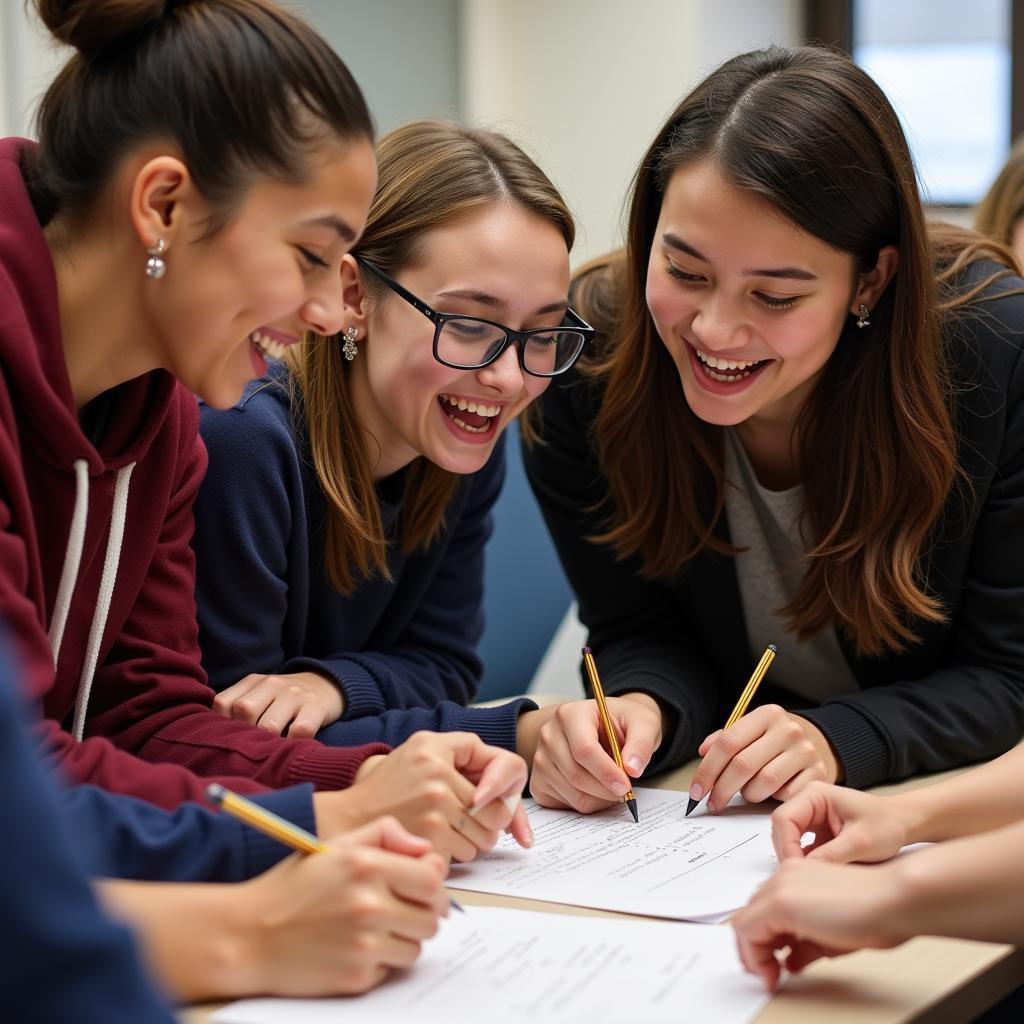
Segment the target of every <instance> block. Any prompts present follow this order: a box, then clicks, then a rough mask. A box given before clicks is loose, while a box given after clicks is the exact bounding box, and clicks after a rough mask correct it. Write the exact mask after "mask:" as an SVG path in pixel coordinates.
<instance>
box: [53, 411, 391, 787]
mask: <svg viewBox="0 0 1024 1024" xmlns="http://www.w3.org/2000/svg"><path fill="white" fill-rule="evenodd" d="M181 396H182V397H181V400H180V401H179V405H178V412H179V414H180V415H181V417H182V422H181V423H180V424H179V425H178V429H179V432H180V433H179V436H180V437H181V439H182V440H181V445H180V447H181V451H182V457H181V459H180V469H179V472H178V476H177V479H176V481H175V485H174V489H173V494H172V497H171V499H170V501H169V502H168V504H167V508H166V510H165V514H164V518H163V521H162V525H161V527H160V534H159V537H158V539H157V541H156V543H155V545H154V547H153V554H152V557H151V559H150V562H149V566H148V569H147V572H146V577H145V583H144V585H143V587H142V589H141V590H140V592H139V593H138V595H137V596H136V598H135V601H134V603H133V605H132V607H131V610H130V611H129V613H128V615H127V617H126V618H125V620H124V624H123V626H122V628H121V630H120V632H119V633H118V635H117V636H116V637H114V638H113V641H112V643H111V645H110V648H109V650H108V652H107V654H106V656H105V657H104V659H103V662H102V664H101V665H100V666H99V668H98V669H97V671H96V675H95V680H94V683H93V691H92V698H91V700H90V703H89V717H88V718H87V720H86V739H85V741H84V742H82V743H76V742H75V741H74V740H73V739H72V738H71V737H70V736H68V734H67V733H63V732H61V731H59V730H57V729H54V728H52V727H51V731H50V735H49V737H48V739H49V741H50V743H51V746H52V747H53V748H55V749H56V751H57V753H58V755H59V756H60V757H61V760H62V762H63V764H64V766H65V771H66V772H67V773H68V774H69V776H70V778H71V779H72V781H74V782H79V783H81V782H95V783H96V784H98V785H100V786H101V787H102V788H104V789H108V790H112V791H115V792H123V793H128V794H129V795H133V796H138V797H141V798H143V799H147V800H149V801H150V802H152V803H156V804H158V805H160V806H163V807H174V806H177V804H179V803H181V802H182V801H185V800H196V801H199V802H202V801H203V800H204V799H205V789H206V784H207V783H208V782H209V781H211V780H213V779H217V780H218V781H223V783H224V784H225V785H226V786H228V787H229V788H234V789H237V790H239V791H242V792H253V791H254V790H256V791H258V790H260V789H262V788H265V787H272V788H278V787H282V786H288V785H292V784H294V783H297V782H312V783H314V785H315V786H316V787H317V788H323V789H337V788H343V787H346V786H349V785H351V784H352V782H353V781H354V777H355V772H356V770H357V768H358V767H359V765H360V764H362V762H363V760H364V759H365V758H366V757H368V756H369V755H370V754H373V753H386V752H387V748H385V747H383V746H376V747H366V748H358V749H354V750H353V749H337V748H336V749H328V748H326V747H324V746H323V745H322V744H320V743H317V742H316V741H315V740H297V739H286V738H283V737H280V736H273V735H271V734H270V733H268V732H266V731H265V730H262V729H258V728H256V727H255V726H250V725H246V724H245V723H243V722H236V721H233V720H231V719H228V718H225V717H223V716H222V715H219V714H217V713H216V712H215V711H214V710H213V708H212V700H213V691H212V690H211V689H210V687H209V686H208V685H207V684H206V681H205V676H204V673H203V670H202V668H201V667H200V659H199V647H198V640H197V626H196V615H195V601H194V596H193V593H194V586H195V561H194V557H193V554H192V549H191V548H190V546H189V541H190V539H191V535H192V503H193V501H194V498H195V494H196V491H197V489H198V487H199V482H200V481H201V479H202V476H203V471H204V469H205V466H206V454H205V450H204V449H203V447H202V442H201V441H200V439H199V434H198V423H197V417H198V413H197V410H196V406H195V400H194V399H193V398H192V397H191V396H190V395H187V394H186V393H185V392H184V391H182V392H181ZM104 739H105V740H109V741H110V743H104V742H103V741H104ZM114 747H116V748H118V749H117V750H114ZM129 755H135V756H134V757H131V756H129ZM139 759H141V760H142V761H145V762H149V763H148V764H142V763H140V761H139ZM200 776H202V778H200Z"/></svg>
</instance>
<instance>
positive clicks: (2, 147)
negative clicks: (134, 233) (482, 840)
mask: <svg viewBox="0 0 1024 1024" xmlns="http://www.w3.org/2000/svg"><path fill="white" fill-rule="evenodd" d="M30 152H31V143H26V142H25V141H24V140H21V139H6V140H2V141H0V370H2V380H0V619H3V620H6V622H7V623H8V624H9V626H10V628H11V631H12V632H13V634H14V635H15V636H16V638H17V639H18V641H20V648H21V656H22V662H23V667H24V670H25V676H26V678H27V680H28V685H29V687H30V694H31V696H32V697H33V698H34V699H36V700H38V701H41V702H42V709H43V714H44V718H45V723H44V726H43V728H44V730H45V732H44V744H45V748H46V749H47V750H48V751H49V752H52V753H53V754H54V755H55V757H56V758H58V759H59V760H60V761H61V762H62V763H63V766H64V770H65V774H67V775H68V776H70V778H71V779H72V780H74V781H76V782H91V783H94V784H95V785H98V786H101V787H102V788H104V789H107V790H110V791H112V792H119V793H129V794H132V795H134V796H138V797H142V798H143V799H146V800H149V801H151V802H153V803H156V804H160V805H161V806H163V807H173V806H175V805H176V804H178V803H180V802H181V801H183V800H194V799H203V795H204V791H205V787H206V782H207V781H208V780H209V779H210V778H217V779H218V780H219V781H222V782H224V783H225V784H226V785H229V786H231V787H233V788H235V789H238V790H241V791H243V792H253V791H258V790H260V789H263V788H264V787H271V788H274V787H279V786H286V785H290V784H292V783H295V782H303V781H309V782H313V783H315V784H316V786H317V787H318V788H323V789H332V788H340V787H343V786H348V785H350V784H351V783H352V780H353V775H354V773H355V770H356V768H357V767H358V766H359V765H360V764H361V763H362V762H363V760H364V759H365V758H366V757H367V756H369V755H370V754H376V753H385V752H386V751H387V749H388V748H387V747H384V746H381V745H378V744H375V745H371V746H365V747H358V748H352V749H334V748H329V747H325V746H323V745H322V744H320V743H318V742H317V741H315V740H296V739H285V738H282V737H280V736H273V735H271V734H270V733H268V732H265V731H263V730H261V729H257V728H256V727H255V726H250V725H245V724H243V723H242V722H234V721H231V720H230V719H227V718H224V717H222V716H221V715H218V714H217V713H215V712H214V711H213V710H212V709H211V701H212V698H213V692H212V690H210V688H209V687H208V686H207V685H206V676H205V674H204V672H203V670H202V668H201V667H200V655H199V646H198V641H197V627H196V616H195V600H194V597H193V587H194V584H193V577H194V564H193V556H192V551H191V549H190V547H189V540H190V538H191V535H192V502H193V499H194V498H195V494H196V491H197V489H198V487H199V483H200V481H201V480H202V477H203V472H204V470H205V468H206V452H205V450H204V449H203V446H202V442H201V441H200V439H199V433H198V413H197V409H196V402H195V398H194V397H193V396H192V395H191V394H189V393H188V392H187V391H186V390H185V389H184V388H182V387H181V386H180V385H179V384H177V383H176V382H175V380H174V379H173V378H172V377H171V376H170V375H169V374H167V373H165V372H163V371H154V372H152V373H148V374H146V375H144V376H142V377H139V378H137V379H135V380H131V381H128V382H127V383H125V384H123V385H121V386H120V387H119V388H118V389H117V391H116V396H115V398H114V400H113V402H112V405H111V411H110V415H109V420H108V423H107V425H106V430H105V433H104V435H103V439H102V441H101V442H100V444H99V447H98V448H96V447H94V446H93V445H92V444H91V443H90V441H89V439H88V438H87V437H86V435H85V434H84V433H83V431H82V428H81V427H80V425H79V422H78V416H77V413H76V411H75V405H74V401H73V399H72V395H71V385H70V382H69V380H68V375H67V368H66V366H65V362H64V352H63V348H62V345H61V335H60V317H59V311H58V305H57V282H56V277H55V274H54V269H53V263H52V261H51V259H50V252H49V249H48V247H47V244H46V241H45V239H44V237H43V233H42V231H41V229H40V225H39V221H38V219H37V217H36V214H35V211H34V209H33V207H32V203H31V201H30V199H29V196H28V192H27V190H26V188H25V182H24V178H23V175H22V166H21V162H22V158H23V156H25V155H29V154H30ZM142 263H143V260H142V258H141V256H140V261H139V273H140V274H142V273H143V266H142ZM115 286H116V283H114V282H112V287H115ZM156 287H159V285H156ZM103 300H104V296H103V295H97V296H96V301H97V302H98V303H99V302H103ZM55 657H56V670H55V669H54V659H55ZM76 737H84V738H80V739H79V738H76Z"/></svg>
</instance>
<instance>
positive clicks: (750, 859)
mask: <svg viewBox="0 0 1024 1024" xmlns="http://www.w3.org/2000/svg"><path fill="white" fill-rule="evenodd" d="M634 793H635V795H636V798H637V805H638V809H639V812H640V823H639V824H637V823H636V822H634V821H633V818H632V817H631V816H630V813H629V811H628V810H627V809H626V807H625V806H624V805H619V806H617V807H612V808H609V809H608V810H606V811H601V812H599V813H597V814H579V813H577V812H576V811H562V810H550V809H548V808H545V807H541V806H539V805H538V804H537V803H536V802H535V801H533V800H525V801H524V802H523V804H524V807H525V808H526V811H527V814H528V815H529V818H530V824H531V826H532V827H533V834H534V837H535V844H534V846H533V848H532V849H530V850H523V849H521V848H520V847H519V846H517V845H516V843H515V841H514V840H513V839H512V838H511V837H509V836H503V837H502V839H501V841H500V842H499V843H498V844H497V846H495V847H494V849H493V850H492V851H491V852H490V853H488V854H486V855H485V856H483V857H480V858H479V859H478V860H476V861H474V862H473V863H471V864H464V865H463V864H459V865H453V867H452V870H451V874H450V875H449V878H448V885H449V886H450V887H451V888H453V889H467V890H472V891H474V892H487V893H494V894H497V895H502V896H522V897H525V898H527V899H533V900H544V901H546V902H550V903H571V904H574V905H576V906H580V907H593V908H595V909H597V910H617V911H621V912H624V913H629V914H642V915H645V916H649V917H669V918H675V919H678V920H697V919H701V920H705V921H707V920H721V919H722V917H723V915H727V914H729V913H730V912H731V911H734V910H737V909H739V908H740V907H742V906H744V905H745V904H746V903H747V901H748V900H749V899H750V897H751V896H752V895H753V894H754V890H755V889H757V887H758V886H759V885H761V884H762V883H763V882H764V881H766V880H767V879H768V877H769V876H770V875H771V873H772V872H773V871H774V870H775V867H776V865H777V860H776V857H775V853H774V851H773V849H772V842H771V809H772V808H771V806H763V805H757V806H753V805H749V804H745V803H742V801H740V802H739V803H740V805H739V806H730V807H729V808H728V809H726V810H725V811H724V812H723V813H721V814H708V812H707V810H706V809H705V808H704V807H703V806H700V807H697V808H696V809H695V810H694V812H693V814H692V815H690V817H689V818H687V817H686V816H685V814H686V804H687V801H688V799H689V798H688V796H687V794H686V793H677V792H674V791H671V790H664V789H635V790H634Z"/></svg>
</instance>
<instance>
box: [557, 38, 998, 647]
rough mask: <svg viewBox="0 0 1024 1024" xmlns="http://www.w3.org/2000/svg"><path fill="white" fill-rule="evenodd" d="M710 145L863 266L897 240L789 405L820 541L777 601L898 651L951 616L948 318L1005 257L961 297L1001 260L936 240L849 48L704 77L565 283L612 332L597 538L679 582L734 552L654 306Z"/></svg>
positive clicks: (955, 239) (716, 457)
mask: <svg viewBox="0 0 1024 1024" xmlns="http://www.w3.org/2000/svg"><path fill="white" fill-rule="evenodd" d="M705 159H710V160H713V161H714V163H715V166H716V168H717V169H718V170H719V172H720V173H721V174H722V175H723V176H724V177H725V178H726V179H727V180H728V181H730V182H731V183H732V184H733V185H734V186H736V187H737V188H740V189H744V190H747V191H750V192H752V193H754V194H755V195H757V196H759V197H760V198H762V199H764V200H766V201H767V202H769V203H770V204H771V205H772V206H773V207H775V208H776V209H777V210H778V211H779V212H780V213H781V214H782V215H783V216H784V217H786V219H787V220H789V221H791V222H792V223H794V224H796V225H797V226H798V227H800V228H801V229H802V230H803V231H806V232H807V233H809V234H811V235H813V236H815V237H816V238H820V239H822V240H823V241H824V242H826V243H827V244H828V245H830V246H832V247H834V248H836V249H838V250H841V251H842V252H845V253H849V254H851V255H852V256H853V258H854V264H855V268H856V271H857V273H864V272H867V271H868V270H870V269H871V268H872V267H873V266H874V265H875V263H876V261H877V258H878V253H879V250H880V249H881V248H882V247H883V246H887V245H895V246H897V247H898V249H899V269H898V272H897V273H896V275H895V277H894V278H893V280H892V281H891V282H890V284H889V285H888V287H887V288H886V290H885V292H884V294H883V295H882V296H881V298H880V300H879V301H878V303H877V305H876V307H875V308H874V309H873V310H872V311H871V327H870V329H869V330H867V331H856V330H855V328H854V327H853V317H848V318H847V322H846V324H845V326H844V328H843V330H842V333H841V335H840V337H839V339H838V344H837V346H836V348H835V351H834V353H833V355H832V356H831V358H830V359H829V362H828V363H827V365H826V367H825V370H824V373H823V375H822V377H821V379H820V382H819V383H818V385H817V387H816V388H815V390H814V392H813V393H812V395H811V396H810V397H809V399H808V400H807V402H806V404H805V406H804V408H803V409H802V411H801V413H800V415H799V417H798V421H797V424H796V428H795V436H794V445H795V448H794V450H795V451H796V452H797V454H798V459H799V466H800V467H801V472H800V478H801V481H802V483H803V487H804V494H805V502H806V505H805V513H804V514H805V517H806V520H805V521H806V525H807V526H808V527H809V528H810V536H812V537H813V538H814V542H813V543H812V545H811V547H810V550H808V551H807V552H806V555H805V557H804V564H805V568H806V572H805V574H804V576H803V580H802V583H801V585H800V586H799V588H798V590H797V592H796V594H795V596H794V597H793V599H792V601H791V602H790V603H789V604H788V605H786V607H785V608H783V609H781V613H782V614H783V615H784V616H785V617H786V619H787V622H788V625H789V628H790V629H791V630H792V631H793V632H794V633H795V634H796V635H797V637H798V638H800V639H805V638H807V637H810V636H812V635H814V634H815V633H817V632H819V631H820V630H822V629H824V628H826V627H827V626H830V625H834V626H836V627H837V628H838V629H840V630H841V631H842V632H844V633H845V635H846V636H847V637H848V638H849V640H850V641H851V642H852V644H853V646H854V648H855V649H856V650H857V651H858V653H860V654H861V655H877V654H881V653H884V652H887V651H897V650H900V649H902V648H904V647H906V646H907V645H909V644H911V643H913V642H915V641H916V640H917V633H916V632H915V620H916V621H917V622H934V621H943V620H944V619H945V615H946V612H945V609H944V608H943V607H942V606H941V604H940V602H939V601H938V600H937V599H936V598H935V597H934V596H933V594H932V593H930V592H929V589H928V586H927V581H926V571H927V570H926V567H925V566H924V565H923V561H922V555H923V553H924V551H925V548H926V545H927V542H928V540H929V537H930V536H931V535H932V533H933V530H934V528H935V526H936V524H937V521H938V519H939V516H940V513H941V511H942V509H943V507H944V504H945V502H946V501H947V499H948V498H949V497H950V495H951V493H952V491H953V489H954V487H957V488H959V486H960V483H961V482H962V483H964V484H966V480H965V479H964V474H962V473H961V471H960V469H959V466H958V462H957V453H956V449H957V440H956V436H955V428H954V413H955V394H954V388H953V386H952V384H951V379H950V368H949V365H948V357H947V353H946V350H945V346H944V342H943V329H944V325H945V320H946V319H947V318H949V317H952V316H955V315H957V313H958V311H959V310H960V309H961V308H962V307H963V306H964V305H965V304H966V303H969V302H970V301H971V300H972V299H973V298H974V297H975V296H976V295H977V294H978V292H980V290H981V289H982V287H983V286H984V285H986V284H988V283H989V282H990V281H991V280H992V279H994V278H995V277H998V276H1000V274H1001V273H1005V272H1006V271H1004V270H997V271H996V272H995V273H994V274H990V275H989V276H988V278H987V279H986V281H984V282H979V283H978V285H977V286H976V287H974V288H972V289H971V291H970V293H969V294H963V293H961V292H960V291H959V290H958V289H957V287H956V283H955V282H956V278H957V276H958V275H959V274H960V272H961V271H962V270H963V268H964V267H965V266H966V265H967V264H968V263H970V262H973V261H975V260H977V259H980V258H983V257H984V258H990V259H995V260H996V261H997V262H999V263H1001V264H1005V265H1007V266H1011V267H1012V266H1013V265H1014V264H1013V261H1012V257H1011V256H1010V254H1009V253H1008V252H1007V251H1006V250H1005V248H1003V247H1001V246H999V245H996V244H994V243H987V242H985V241H983V240H981V239H978V238H977V237H976V236H973V235H972V234H971V233H969V232H965V231H957V230H955V229H950V230H946V229H943V230H942V231H936V232H934V233H933V238H932V241H931V243H930V242H929V234H928V231H927V230H926V226H925V221H924V215H923V212H922V208H921V202H920V197H919V195H918V189H917V183H916V179H915V174H914V166H913V161H912V159H911V156H910V152H909V149H908V146H907V142H906V139H905V137H904V135H903V131H902V129H901V127H900V124H899V120H898V119H897V116H896V114H895V113H894V112H893V109H892V107H891V105H890V104H889V102H888V100H887V99H886V97H885V95H884V94H883V93H882V91H881V90H880V89H879V88H878V86H877V85H876V84H875V83H874V82H873V81H872V80H871V78H870V77H869V76H868V75H867V74H865V73H864V72H863V71H862V70H861V69H860V68H858V67H857V66H856V65H855V64H854V63H853V62H852V61H851V60H849V58H847V57H845V56H843V55H841V54H839V53H836V52H833V51H831V50H827V49H823V48H817V47H802V48H796V49H780V48H776V47H772V48H770V49H766V50H760V51H755V52H751V53H746V54H742V55H741V56H738V57H735V58H733V59H732V60H729V61H727V62H726V63H725V64H723V65H722V66H721V67H719V68H718V69H717V70H716V71H714V72H712V74H711V75H709V76H708V77H707V78H706V79H705V80H704V81H703V82H702V83H701V84H700V85H698V86H697V87H696V88H695V89H694V90H693V92H691V93H690V94H689V95H688V96H687V97H686V98H685V99H684V100H683V101H682V102H681V103H680V104H679V106H678V107H677V108H676V110H675V111H674V112H673V113H672V114H671V116H670V117H669V119H668V121H667V122H666V124H665V125H664V127H663V128H662V129H661V131H660V132H659V133H658V135H657V137H656V138H655V140H654V142H653V144H652V145H651V147H650V148H649V150H648V151H647V153H646V154H645V156H644V158H643V160H642V161H641V163H640V168H639V170H638V172H637V175H636V178H635V183H634V189H633V198H632V205H631V209H630V217H629V225H628V235H627V243H626V247H625V250H624V252H620V253H618V254H613V255H612V256H609V257H605V258H603V259H601V260H599V261H596V262H595V263H592V264H590V265H589V266H588V267H585V268H582V270H581V271H580V272H579V273H578V275H577V280H576V285H575V290H574V298H575V302H576V304H577V305H578V306H579V308H581V310H582V311H583V315H584V316H586V317H587V318H588V319H589V320H590V322H591V323H593V324H594V325H595V326H596V327H597V328H598V330H599V332H600V333H601V335H602V336H603V339H604V344H603V345H602V346H600V347H599V348H598V351H597V353H596V356H595V358H594V359H592V360H591V361H590V362H589V363H588V365H587V366H586V368H585V372H587V373H589V374H590V375H591V376H592V377H593V378H595V379H596V380H597V381H598V382H600V383H601V385H602V386H603V398H602V403H601V407H600V411H599V413H598V416H597V419H596V422H595V425H594V440H595V443H596V447H597V451H598V454H599V458H600V462H601V465H602V467H603V470H604V474H605V476H606V478H607V481H608V485H609V502H608V509H609V515H608V519H607V522H606V527H607V528H606V529H604V531H603V532H602V533H600V534H599V535H598V536H596V537H594V538H593V539H594V540H595V542H598V543H604V544H608V545H611V547H612V548H613V550H614V551H615V552H616V554H617V555H618V556H619V557H626V556H630V555H637V556H639V559H640V562H641V565H642V569H643V572H644V573H645V575H647V576H648V577H652V578H668V579H672V578H675V577H677V576H678V574H679V573H680V572H681V570H682V569H683V568H684V566H685V565H686V563H687V562H688V561H689V560H690V559H692V558H693V557H694V556H695V555H697V554H698V553H699V552H701V551H703V550H705V549H710V550H712V551H715V552H718V553H721V554H726V555H734V554H736V553H737V549H736V548H735V547H733V546H732V545H731V544H729V543H728V542H727V541H726V540H725V539H724V537H723V536H721V525H722V513H723V510H724V508H725V493H726V492H725V473H724V454H723V433H722V430H721V428H719V427H715V426H712V425H709V424H707V423H704V422H703V421H701V420H699V419H698V418H697V417H696V416H695V415H694V414H693V412H692V411H691V410H690V408H689V406H688V405H687V403H686V402H683V401H680V395H679V381H678V374H677V372H676V369H675V366H674V364H673V362H672V360H671V358H670V356H669V354H668V351H667V350H666V348H665V346H664V345H663V344H662V342H661V340H660V339H659V337H658V334H657V332H656V330H655V327H654V323H653V321H652V319H651V316H650V314H649V312H648V309H647V306H646V301H645V288H646V279H647V269H648V260H649V258H650V252H651V246H652V242H653V240H654V233H655V228H656V225H657V222H658V217H659V213H660V208H661V203H662V198H663V195H664V193H665V190H666V187H667V185H668V182H669V180H670V179H671V177H672V175H673V174H674V173H675V172H676V171H677V170H678V169H680V168H681V167H686V166H689V165H692V164H694V163H696V162H697V161H700V160H705ZM964 497H965V500H970V494H969V488H966V489H965V494H964Z"/></svg>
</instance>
